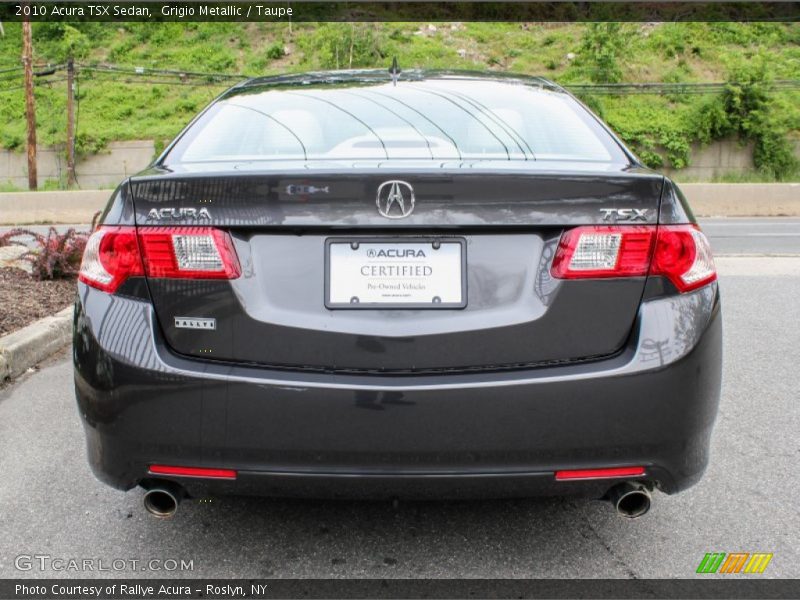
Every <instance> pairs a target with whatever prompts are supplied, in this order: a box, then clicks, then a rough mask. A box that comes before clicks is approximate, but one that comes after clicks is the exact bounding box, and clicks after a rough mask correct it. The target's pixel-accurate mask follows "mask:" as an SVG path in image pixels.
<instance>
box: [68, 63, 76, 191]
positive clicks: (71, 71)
mask: <svg viewBox="0 0 800 600" xmlns="http://www.w3.org/2000/svg"><path fill="white" fill-rule="evenodd" d="M74 86H75V62H74V61H73V60H72V57H71V56H70V57H69V59H68V60H67V188H72V187H74V186H75V87H74Z"/></svg>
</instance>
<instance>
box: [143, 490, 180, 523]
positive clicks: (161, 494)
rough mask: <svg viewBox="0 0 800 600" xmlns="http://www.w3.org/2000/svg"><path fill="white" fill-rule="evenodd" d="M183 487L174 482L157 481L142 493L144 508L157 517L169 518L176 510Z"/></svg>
mask: <svg viewBox="0 0 800 600" xmlns="http://www.w3.org/2000/svg"><path fill="white" fill-rule="evenodd" d="M182 498H183V488H182V487H181V486H179V485H178V484H176V483H170V482H164V483H158V484H156V485H154V486H153V487H151V488H148V489H147V491H145V493H144V498H143V502H144V509H145V510H146V511H147V512H149V513H150V514H151V515H153V516H154V517H156V518H158V519H170V518H172V517H174V516H175V513H176V512H177V511H178V504H180V503H181V499H182Z"/></svg>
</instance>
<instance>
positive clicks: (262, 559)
mask: <svg viewBox="0 0 800 600" xmlns="http://www.w3.org/2000/svg"><path fill="white" fill-rule="evenodd" d="M704 226H705V227H706V230H707V231H708V232H709V234H710V237H711V239H712V244H713V246H714V248H715V251H716V252H717V254H718V261H717V262H718V268H719V272H720V286H721V290H722V297H723V315H724V331H725V333H724V336H725V348H724V351H725V365H724V380H723V390H722V402H721V405H720V413H719V419H718V422H717V426H716V429H715V433H714V441H713V454H712V462H711V465H710V468H709V470H708V472H707V474H706V476H705V478H704V479H703V480H702V481H701V482H700V483H699V484H698V485H697V486H695V487H693V488H691V489H690V490H688V491H687V492H685V493H682V494H680V495H677V496H665V495H663V494H660V493H656V494H655V496H654V503H653V509H652V510H651V511H650V513H649V514H647V515H646V516H645V517H643V518H641V519H636V520H624V519H622V518H620V517H618V516H617V515H616V514H615V513H614V512H613V511H612V510H611V508H610V506H609V505H607V504H605V503H603V502H599V501H585V500H574V499H535V500H514V501H481V502H441V503H401V504H399V506H396V507H395V506H392V505H391V504H390V503H383V502H379V503H366V502H343V501H338V502H325V501H294V500H270V499H253V498H221V499H214V500H213V501H210V502H196V501H195V502H184V503H183V504H182V505H181V507H180V509H179V511H178V514H177V515H176V517H175V518H174V519H172V520H169V521H158V520H156V519H153V518H152V517H150V516H148V515H147V514H146V513H145V512H144V510H143V509H142V506H141V496H142V494H141V492H140V491H139V490H134V491H131V492H128V493H124V492H118V491H115V490H112V489H110V488H108V487H106V486H104V485H102V484H100V483H99V482H97V481H96V480H95V479H94V477H93V476H92V474H91V473H90V471H89V467H88V464H87V462H86V458H85V450H84V442H83V432H82V431H81V425H80V421H79V418H78V414H77V411H76V410H75V405H74V397H73V392H72V371H71V369H72V367H71V364H70V361H69V354H68V351H64V352H63V353H62V354H61V355H59V356H57V357H54V358H53V359H51V360H50V361H49V362H48V363H47V364H46V365H43V366H42V368H41V370H40V371H38V372H36V373H33V374H29V375H26V376H25V377H23V378H22V379H21V380H19V381H18V382H15V383H13V384H11V385H9V386H6V387H5V388H4V389H2V390H0V507H2V510H1V511H0V532H2V534H0V577H38V576H48V577H93V576H125V577H136V576H142V577H166V576H174V577H182V576H185V577H226V578H231V577H237V578H238V577H241V578H269V577H408V578H417V577H419V578H427V577H470V578H473V577H498V578H505V577H512V578H516V577H570V578H571V577H622V578H634V577H635V578H650V577H691V576H693V575H694V573H695V570H696V568H697V566H698V564H699V562H700V560H701V559H702V558H703V555H704V554H705V553H706V552H771V553H774V558H773V559H772V562H771V563H770V565H769V567H768V569H767V570H766V572H765V573H764V574H763V575H762V577H784V578H788V577H800V549H798V547H797V539H798V538H800V511H798V508H797V505H796V499H797V498H798V497H800V474H799V473H800V471H799V470H798V462H800V439H799V438H798V431H800V398H799V397H798V390H799V389H800V369H798V365H800V350H799V349H798V341H800V302H798V298H800V219H750V220H747V219H735V220H734V219H715V220H705V221H704ZM21 555H22V556H32V555H46V556H49V557H51V558H52V559H70V558H77V559H81V560H82V559H85V558H89V559H96V560H98V561H99V560H102V561H103V562H104V564H105V565H106V566H108V565H109V564H111V562H112V561H114V560H120V559H121V560H124V561H126V564H127V565H130V561H131V560H137V561H140V562H139V563H137V567H136V568H135V569H132V568H129V567H126V568H125V569H124V570H122V571H114V570H111V571H103V572H100V573H96V572H95V573H92V572H85V571H57V570H54V569H53V568H52V564H50V565H49V567H48V568H45V569H44V570H41V569H40V564H39V563H38V562H36V561H33V563H32V564H31V568H30V570H24V571H21V570H19V569H18V566H19V565H20V561H19V560H17V557H19V556H21ZM182 559H183V560H184V561H191V562H192V569H191V570H188V569H187V570H184V571H179V570H178V571H169V572H168V573H167V572H164V570H163V565H164V564H168V565H171V564H172V563H164V561H165V560H176V561H177V562H178V563H179V562H180V561H181V560H182ZM151 560H156V561H161V562H159V563H152V565H151V567H152V568H156V566H157V565H162V566H161V567H160V568H161V569H162V570H159V571H158V572H153V571H152V570H143V568H144V569H146V568H147V567H142V563H147V561H151ZM27 564H29V563H28V562H26V561H24V560H23V562H22V566H23V567H24V566H25V565H27ZM94 564H95V565H96V566H99V562H95V563H94Z"/></svg>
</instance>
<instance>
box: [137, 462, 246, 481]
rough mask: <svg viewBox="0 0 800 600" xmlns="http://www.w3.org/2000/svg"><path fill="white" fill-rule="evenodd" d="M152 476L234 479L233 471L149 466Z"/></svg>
mask: <svg viewBox="0 0 800 600" xmlns="http://www.w3.org/2000/svg"><path fill="white" fill-rule="evenodd" d="M150 473H152V474H153V475H177V476H178V477H208V478H209V479H236V471H234V470H233V469H205V468H202V467H170V466H167V465H150Z"/></svg>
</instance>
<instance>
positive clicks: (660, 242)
mask: <svg viewBox="0 0 800 600" xmlns="http://www.w3.org/2000/svg"><path fill="white" fill-rule="evenodd" d="M551 273H552V275H553V277H556V278H558V279H596V278H608V277H640V276H644V275H648V274H649V275H663V276H664V277H667V278H668V279H669V280H670V281H672V283H673V284H675V287H676V288H678V290H679V291H681V292H688V291H690V290H693V289H697V288H699V287H701V286H703V285H705V284H707V283H709V282H711V281H714V280H715V279H716V278H717V273H716V270H715V268H714V260H713V258H712V256H711V247H710V245H709V243H708V239H707V238H706V236H705V235H703V232H702V231H700V229H699V228H698V227H697V226H696V225H660V226H656V225H630V226H624V225H597V226H587V227H576V228H574V229H570V230H568V231H565V232H564V233H563V234H562V236H561V240H560V241H559V243H558V249H557V250H556V255H555V257H554V258H553V266H552V268H551Z"/></svg>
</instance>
